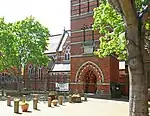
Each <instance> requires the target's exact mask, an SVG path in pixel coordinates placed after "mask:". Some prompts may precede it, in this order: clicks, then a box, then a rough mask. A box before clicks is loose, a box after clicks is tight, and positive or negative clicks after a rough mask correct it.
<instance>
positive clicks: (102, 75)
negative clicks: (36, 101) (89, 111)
mask: <svg viewBox="0 0 150 116" xmlns="http://www.w3.org/2000/svg"><path fill="white" fill-rule="evenodd" d="M98 5H99V0H71V22H70V23H71V30H70V31H67V30H64V31H63V33H62V34H57V35H51V36H50V43H49V47H48V50H47V51H46V52H45V53H46V54H47V55H48V56H49V58H50V59H52V61H53V62H50V63H49V66H48V67H46V68H45V67H34V66H33V65H31V64H30V65H28V66H27V67H26V70H25V76H24V87H26V88H30V89H33V90H56V86H55V84H56V82H57V83H69V91H70V92H73V93H74V92H76V91H78V92H80V93H82V92H85V93H93V94H95V95H97V96H98V97H111V96H112V94H113V91H114V90H115V88H116V86H117V85H120V86H119V87H120V88H119V89H121V92H122V94H123V95H128V76H127V75H126V74H127V72H126V70H125V69H126V68H125V63H124V62H119V61H118V60H117V59H116V58H115V57H114V56H107V57H105V58H99V57H97V56H95V55H94V54H93V52H94V51H95V50H96V49H98V48H99V44H100V43H99V37H100V35H99V33H98V32H97V31H93V30H92V24H93V9H94V8H96V7H97V6H98Z"/></svg>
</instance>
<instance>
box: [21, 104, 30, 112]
mask: <svg viewBox="0 0 150 116" xmlns="http://www.w3.org/2000/svg"><path fill="white" fill-rule="evenodd" d="M28 108H29V104H22V105H21V109H22V112H27V111H28Z"/></svg>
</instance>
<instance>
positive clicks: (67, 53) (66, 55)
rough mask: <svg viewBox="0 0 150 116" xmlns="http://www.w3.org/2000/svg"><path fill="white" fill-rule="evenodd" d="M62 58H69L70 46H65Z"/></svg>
mask: <svg viewBox="0 0 150 116" xmlns="http://www.w3.org/2000/svg"><path fill="white" fill-rule="evenodd" d="M64 60H70V46H69V45H68V46H67V47H66V50H65V59H64Z"/></svg>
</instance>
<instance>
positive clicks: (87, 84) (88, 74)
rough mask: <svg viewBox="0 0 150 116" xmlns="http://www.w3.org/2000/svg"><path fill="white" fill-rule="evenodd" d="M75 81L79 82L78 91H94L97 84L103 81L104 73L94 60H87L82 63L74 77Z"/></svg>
mask: <svg viewBox="0 0 150 116" xmlns="http://www.w3.org/2000/svg"><path fill="white" fill-rule="evenodd" d="M75 82H76V83H77V84H78V83H80V87H81V88H80V89H82V90H79V91H82V92H86V93H96V91H97V89H99V87H98V85H99V84H100V83H103V82H104V75H103V72H102V70H101V69H100V67H99V66H98V65H97V64H95V63H94V62H91V61H87V62H85V63H84V64H82V65H81V66H80V67H79V69H78V71H77V73H76V77H75Z"/></svg>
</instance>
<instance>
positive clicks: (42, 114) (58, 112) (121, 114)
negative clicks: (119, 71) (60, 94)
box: [0, 98, 128, 116]
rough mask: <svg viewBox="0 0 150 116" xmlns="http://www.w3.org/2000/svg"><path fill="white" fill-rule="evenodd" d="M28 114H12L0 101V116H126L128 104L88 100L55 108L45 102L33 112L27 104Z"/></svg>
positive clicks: (12, 110)
mask: <svg viewBox="0 0 150 116" xmlns="http://www.w3.org/2000/svg"><path fill="white" fill-rule="evenodd" d="M29 104H30V106H29V112H22V111H21V109H19V112H20V113H19V114H15V113H14V107H13V102H12V107H9V106H7V102H6V101H0V116H54V115H55V116H128V102H123V101H112V100H103V99H93V98H88V101H87V102H82V103H68V102H66V103H64V104H63V105H59V106H55V107H47V102H46V101H45V102H43V101H41V102H39V103H38V109H39V110H33V108H32V106H33V105H32V101H30V102H29Z"/></svg>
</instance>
